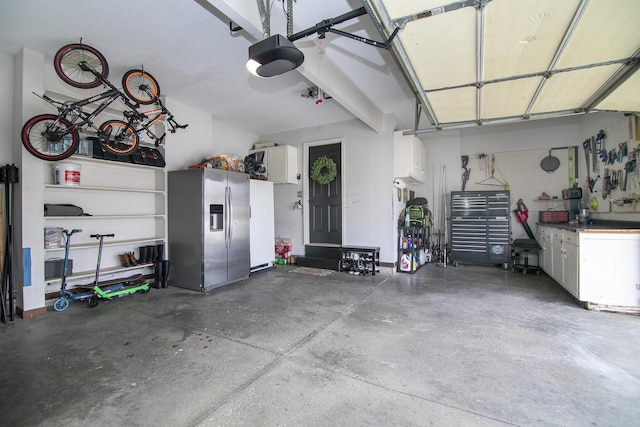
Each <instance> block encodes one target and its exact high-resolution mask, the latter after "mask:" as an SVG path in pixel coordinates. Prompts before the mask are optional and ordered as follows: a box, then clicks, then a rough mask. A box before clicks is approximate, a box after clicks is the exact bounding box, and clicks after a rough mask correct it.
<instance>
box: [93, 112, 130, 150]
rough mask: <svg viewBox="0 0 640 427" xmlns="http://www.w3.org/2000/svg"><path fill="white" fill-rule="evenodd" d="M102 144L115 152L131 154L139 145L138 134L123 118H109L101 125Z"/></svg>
mask: <svg viewBox="0 0 640 427" xmlns="http://www.w3.org/2000/svg"><path fill="white" fill-rule="evenodd" d="M99 131H100V134H101V135H102V136H103V137H104V138H105V140H104V141H103V138H100V141H101V142H102V145H103V146H104V147H105V148H106V149H107V150H109V151H111V152H112V153H115V154H129V153H131V152H132V151H133V150H135V148H136V147H137V146H138V134H137V133H136V132H135V131H134V130H133V129H132V128H131V126H129V124H128V123H126V122H123V121H121V120H107V121H106V122H104V123H102V124H101V125H100V129H99Z"/></svg>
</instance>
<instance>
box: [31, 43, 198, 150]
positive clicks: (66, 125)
mask: <svg viewBox="0 0 640 427" xmlns="http://www.w3.org/2000/svg"><path fill="white" fill-rule="evenodd" d="M54 66H55V71H56V74H58V76H59V77H60V78H61V79H62V80H63V81H64V82H65V83H67V84H69V85H71V86H74V87H77V88H81V89H91V88H95V87H98V86H100V85H103V86H105V87H106V89H107V90H106V91H105V92H103V93H100V94H97V95H94V96H91V97H89V98H86V99H82V100H80V101H76V102H60V101H55V100H53V99H51V98H50V97H48V96H46V95H43V96H42V97H41V98H42V99H44V100H45V101H47V102H49V103H50V104H52V105H54V106H55V107H56V108H57V109H58V114H57V115H56V114H41V115H38V116H35V117H32V118H31V119H29V120H28V121H27V122H26V123H25V125H24V126H23V128H22V135H21V136H22V144H23V145H24V147H25V148H26V149H27V151H29V153H31V154H32V155H34V156H35V157H37V158H39V159H42V160H48V161H58V160H63V159H66V158H68V157H70V156H72V155H73V154H74V153H75V152H76V150H77V148H78V144H79V143H80V135H79V132H80V131H81V130H85V129H93V130H94V131H95V132H96V133H97V136H98V140H99V141H100V143H101V144H102V145H104V147H105V148H106V149H107V150H109V151H111V152H113V153H115V154H128V153H131V152H132V151H133V150H134V149H135V148H136V147H137V146H138V143H139V138H138V134H137V131H136V129H134V128H133V127H132V126H130V125H129V124H127V122H123V121H119V120H109V121H107V122H104V123H103V124H101V125H100V126H98V127H96V126H95V125H94V123H93V120H94V119H95V117H96V116H98V115H99V114H100V113H101V112H102V111H104V110H105V109H106V108H107V107H108V106H109V105H110V104H111V103H112V102H114V101H116V100H118V99H119V100H121V101H122V102H123V103H124V105H125V106H126V107H127V108H128V109H127V110H125V113H127V114H131V115H133V116H136V117H138V118H139V119H142V117H146V116H140V114H142V113H140V112H139V111H138V108H139V107H140V104H153V103H157V102H158V101H159V99H160V85H159V84H158V82H157V81H156V79H155V78H154V77H153V76H152V75H151V74H149V73H148V72H146V71H144V70H130V71H128V72H126V73H125V75H124V76H123V79H122V89H123V91H124V93H123V92H122V91H120V90H119V89H118V88H116V87H115V86H114V85H113V84H111V82H110V81H109V80H108V79H107V77H108V75H109V65H108V63H107V60H106V59H105V57H104V56H103V55H102V54H101V53H100V52H99V51H98V50H97V49H95V48H93V47H91V46H88V45H86V44H82V43H76V44H69V45H67V46H64V47H62V48H61V49H60V50H58V52H57V53H56V55H55V57H54ZM98 101H102V102H101V103H100V104H99V105H98V106H97V107H96V108H95V109H92V110H91V111H83V107H86V106H88V105H89V104H92V103H95V102H98ZM132 101H133V102H132ZM163 107H164V106H163ZM165 111H166V109H165ZM167 113H168V111H167ZM184 127H186V125H185V126H184Z"/></svg>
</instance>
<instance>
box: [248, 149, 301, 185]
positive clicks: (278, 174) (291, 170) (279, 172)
mask: <svg viewBox="0 0 640 427" xmlns="http://www.w3.org/2000/svg"><path fill="white" fill-rule="evenodd" d="M259 151H264V166H265V168H266V169H267V176H268V180H269V181H271V182H273V183H274V184H295V183H297V182H298V179H297V174H298V150H297V149H296V147H294V146H291V145H278V146H275V147H268V148H263V149H260V150H251V151H250V152H249V153H255V152H259Z"/></svg>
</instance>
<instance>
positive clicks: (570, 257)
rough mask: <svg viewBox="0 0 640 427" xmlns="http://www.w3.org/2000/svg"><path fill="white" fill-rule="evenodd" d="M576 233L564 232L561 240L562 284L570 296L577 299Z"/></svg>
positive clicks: (578, 292)
mask: <svg viewBox="0 0 640 427" xmlns="http://www.w3.org/2000/svg"><path fill="white" fill-rule="evenodd" d="M578 268H579V265H578V233H574V232H570V231H569V232H565V233H564V236H563V239H562V273H563V275H562V283H563V286H564V288H565V289H566V290H568V291H569V292H570V293H571V295H573V296H575V297H576V298H579V295H580V290H579V287H578V271H579V270H578Z"/></svg>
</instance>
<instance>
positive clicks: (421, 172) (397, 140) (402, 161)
mask: <svg viewBox="0 0 640 427" xmlns="http://www.w3.org/2000/svg"><path fill="white" fill-rule="evenodd" d="M422 156H423V150H422V141H420V140H419V139H418V138H417V137H416V136H415V135H403V134H402V131H398V132H394V134H393V177H394V178H400V179H402V180H403V181H405V182H407V183H409V184H415V183H424V182H425V168H424V159H423V158H422Z"/></svg>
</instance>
